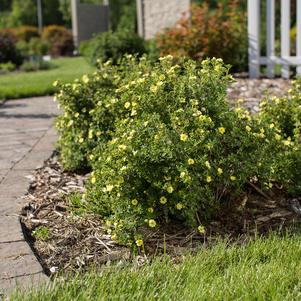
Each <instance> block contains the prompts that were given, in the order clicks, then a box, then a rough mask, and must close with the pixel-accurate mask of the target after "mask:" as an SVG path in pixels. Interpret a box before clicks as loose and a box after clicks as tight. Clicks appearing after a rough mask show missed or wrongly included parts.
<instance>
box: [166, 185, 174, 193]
mask: <svg viewBox="0 0 301 301" xmlns="http://www.w3.org/2000/svg"><path fill="white" fill-rule="evenodd" d="M166 191H167V192H168V193H173V187H172V186H171V185H169V186H168V187H167V188H166Z"/></svg>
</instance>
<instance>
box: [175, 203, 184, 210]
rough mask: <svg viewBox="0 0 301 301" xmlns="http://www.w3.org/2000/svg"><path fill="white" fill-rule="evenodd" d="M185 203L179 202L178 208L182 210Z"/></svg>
mask: <svg viewBox="0 0 301 301" xmlns="http://www.w3.org/2000/svg"><path fill="white" fill-rule="evenodd" d="M183 207H184V206H183V204H182V203H178V204H177V205H176V208H177V209H178V210H182V209H183Z"/></svg>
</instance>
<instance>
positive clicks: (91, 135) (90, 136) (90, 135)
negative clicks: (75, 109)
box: [88, 130, 93, 139]
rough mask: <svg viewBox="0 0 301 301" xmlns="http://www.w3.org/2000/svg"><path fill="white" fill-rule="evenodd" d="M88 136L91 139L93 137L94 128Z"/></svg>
mask: <svg viewBox="0 0 301 301" xmlns="http://www.w3.org/2000/svg"><path fill="white" fill-rule="evenodd" d="M88 138H89V139H92V138H93V130H89V134H88Z"/></svg>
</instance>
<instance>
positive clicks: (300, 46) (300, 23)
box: [296, 0, 301, 75]
mask: <svg viewBox="0 0 301 301" xmlns="http://www.w3.org/2000/svg"><path fill="white" fill-rule="evenodd" d="M296 44H297V45H296V49H297V52H296V54H297V56H298V57H301V0H297V37H296ZM297 74H298V75H300V74H301V66H298V67H297Z"/></svg>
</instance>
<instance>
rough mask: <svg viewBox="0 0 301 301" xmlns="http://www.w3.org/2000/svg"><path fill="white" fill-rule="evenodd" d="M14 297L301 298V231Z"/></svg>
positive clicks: (90, 276)
mask: <svg viewBox="0 0 301 301" xmlns="http://www.w3.org/2000/svg"><path fill="white" fill-rule="evenodd" d="M11 300H20V301H21V300H22V301H26V300H27V301H29V300H30V301H35V300H36V301H37V300H41V301H42V300H43V301H47V300H49V301H50V300H51V301H55V300H60V301H67V300H68V301H69V300H73V301H75V300H81V301H84V300H91V301H92V300H147V301H151V300H166V301H169V300H177V301H178V300H179V301H182V300H183V301H190V300H191V301H194V300H212V301H213V300H214V301H218V300H223V301H226V300H229V301H230V300H231V301H232V300H244V301H246V300H262V301H263V300H264V301H266V300H279V301H280V300H281V301H283V300H290V301H292V300H301V235H299V234H298V235H297V234H296V235H293V236H290V235H286V236H284V237H279V236H276V235H272V236H270V237H269V238H259V239H257V240H256V241H253V242H251V243H250V244H248V245H247V246H245V247H241V246H238V245H232V246H230V247H229V246H227V245H226V243H219V244H218V245H217V246H216V247H214V248H213V249H211V250H208V249H207V250H206V249H204V250H202V251H200V252H199V253H198V255H196V256H187V257H185V258H184V260H183V262H182V263H181V264H177V265H175V264H173V263H171V262H170V261H169V260H167V259H165V260H162V259H161V260H159V259H157V260H156V261H155V262H154V263H153V264H151V265H147V266H145V267H143V268H140V269H138V268H136V267H133V266H128V267H124V268H120V267H119V268H118V267H111V268H108V267H107V268H104V269H103V270H102V271H101V272H98V273H96V272H94V273H92V272H91V273H89V274H86V275H85V276H78V277H75V278H72V279H70V280H69V281H66V282H62V281H57V282H54V284H53V286H52V288H51V289H49V290H45V289H44V290H40V291H39V292H27V293H26V294H25V295H19V296H14V297H12V299H11Z"/></svg>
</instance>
